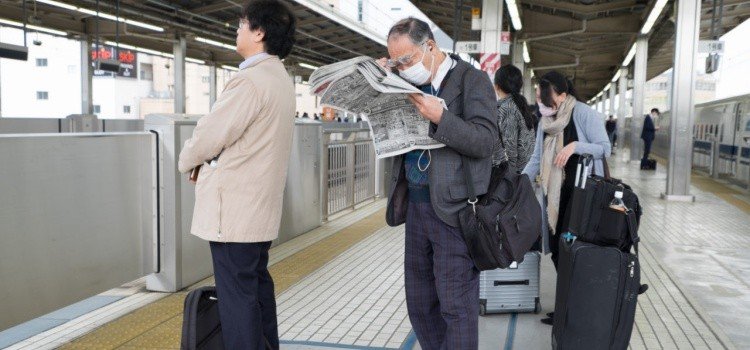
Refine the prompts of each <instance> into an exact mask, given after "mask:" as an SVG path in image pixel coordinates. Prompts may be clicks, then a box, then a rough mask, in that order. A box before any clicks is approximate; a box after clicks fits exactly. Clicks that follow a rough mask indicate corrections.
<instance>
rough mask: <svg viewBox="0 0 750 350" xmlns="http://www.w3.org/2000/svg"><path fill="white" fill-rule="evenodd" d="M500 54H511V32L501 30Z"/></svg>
mask: <svg viewBox="0 0 750 350" xmlns="http://www.w3.org/2000/svg"><path fill="white" fill-rule="evenodd" d="M500 54H501V55H510V32H500Z"/></svg>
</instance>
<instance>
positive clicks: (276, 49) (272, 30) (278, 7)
mask: <svg viewBox="0 0 750 350" xmlns="http://www.w3.org/2000/svg"><path fill="white" fill-rule="evenodd" d="M242 18H244V19H247V21H248V22H249V23H250V29H252V30H257V29H258V28H260V29H261V30H262V31H263V33H265V36H264V37H263V41H264V42H265V45H266V52H268V53H269V54H271V55H276V56H279V58H285V57H286V56H288V55H289V53H290V52H292V48H293V47H294V43H295V42H296V39H295V38H294V33H295V31H296V30H297V19H296V18H295V17H294V13H293V12H292V10H290V9H289V7H287V6H286V5H284V4H282V3H281V2H279V1H278V0H251V1H248V3H247V4H246V5H245V7H244V8H243V9H242Z"/></svg>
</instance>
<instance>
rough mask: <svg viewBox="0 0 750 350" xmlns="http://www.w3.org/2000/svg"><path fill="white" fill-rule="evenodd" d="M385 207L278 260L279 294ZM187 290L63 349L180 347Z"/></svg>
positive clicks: (358, 237) (378, 219)
mask: <svg viewBox="0 0 750 350" xmlns="http://www.w3.org/2000/svg"><path fill="white" fill-rule="evenodd" d="M384 217H385V209H382V210H380V211H378V212H376V213H374V214H372V215H370V216H368V217H367V218H364V219H362V220H360V221H358V222H356V223H354V224H352V225H351V226H349V227H347V228H344V229H342V230H341V231H339V232H337V233H335V234H333V235H331V236H329V237H327V238H324V239H322V240H320V241H318V242H317V243H315V244H313V245H311V246H309V247H307V248H305V249H303V250H301V251H300V252H298V253H295V254H293V255H291V256H289V257H287V258H286V259H284V260H281V261H279V262H278V263H276V264H274V265H273V266H271V267H270V268H269V270H270V272H271V275H272V276H273V279H274V283H275V285H276V295H277V296H278V295H279V294H281V293H283V292H284V291H285V290H287V289H288V288H289V287H291V286H292V285H294V284H295V283H297V282H299V281H301V280H302V279H303V278H305V277H306V276H307V275H309V274H311V273H312V272H314V271H315V270H317V269H319V268H320V267H322V266H323V265H325V264H326V263H327V262H329V261H331V260H333V259H335V258H336V257H337V256H339V255H340V254H341V253H343V252H345V251H346V250H348V249H349V248H351V247H352V246H354V245H355V244H357V243H358V242H360V241H362V240H363V239H365V238H367V237H369V236H370V235H372V234H373V233H375V231H377V230H378V229H379V228H381V227H383V226H384V225H385V220H384ZM185 295H187V292H186V291H183V292H178V293H174V294H173V295H170V296H168V297H166V298H163V299H160V300H158V301H156V302H154V303H152V304H149V305H146V306H144V307H142V308H140V309H138V310H135V311H133V312H131V313H129V314H127V315H125V316H123V317H120V318H118V319H116V320H114V321H112V322H110V323H108V324H106V325H104V326H102V327H100V328H98V329H96V330H94V331H93V332H91V333H88V334H86V335H84V336H82V337H81V338H78V339H76V340H74V341H73V342H71V343H68V344H66V345H64V346H62V347H61V349H96V350H105V349H179V348H180V333H181V331H182V311H183V301H184V299H185Z"/></svg>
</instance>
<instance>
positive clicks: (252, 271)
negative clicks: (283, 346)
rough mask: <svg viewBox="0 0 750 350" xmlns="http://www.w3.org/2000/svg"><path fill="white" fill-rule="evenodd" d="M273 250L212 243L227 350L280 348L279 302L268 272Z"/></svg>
mask: <svg viewBox="0 0 750 350" xmlns="http://www.w3.org/2000/svg"><path fill="white" fill-rule="evenodd" d="M270 248H271V242H261V243H220V242H211V256H212V258H213V263H214V277H215V279H216V296H217V297H218V299H219V318H220V319H221V330H222V334H223V338H224V347H225V348H226V349H253V350H255V349H258V350H259V349H265V348H267V347H271V348H273V349H278V348H279V332H278V324H277V321H276V299H275V297H274V289H273V280H272V279H271V275H270V274H269V273H268V250H269V249H270ZM266 342H267V343H266Z"/></svg>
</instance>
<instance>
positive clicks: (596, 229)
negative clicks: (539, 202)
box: [568, 154, 643, 252]
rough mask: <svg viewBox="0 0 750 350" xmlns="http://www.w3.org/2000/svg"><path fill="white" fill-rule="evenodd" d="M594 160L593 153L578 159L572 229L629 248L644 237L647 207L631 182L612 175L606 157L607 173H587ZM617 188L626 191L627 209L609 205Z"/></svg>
mask: <svg viewBox="0 0 750 350" xmlns="http://www.w3.org/2000/svg"><path fill="white" fill-rule="evenodd" d="M592 162H593V156H592V155H590V154H583V155H581V157H580V158H579V160H578V168H577V170H576V181H575V188H574V189H573V195H572V198H571V203H570V205H571V206H570V222H569V225H568V231H569V232H570V233H571V234H572V235H574V236H575V237H576V239H580V240H581V241H584V242H588V243H593V244H597V245H600V246H614V247H618V248H619V249H620V250H622V251H624V252H627V251H629V250H630V248H631V247H633V246H634V245H635V244H636V243H638V241H639V240H640V238H639V237H638V225H639V224H640V218H641V214H642V212H643V208H642V207H641V205H640V202H639V200H638V196H637V195H636V194H635V192H633V190H632V188H631V187H630V186H628V185H627V184H626V183H624V182H622V181H621V180H619V179H615V178H612V177H610V176H609V169H608V168H609V167H608V166H607V163H606V160H604V177H602V176H598V175H590V176H587V174H588V168H589V166H590V165H591V163H592ZM616 191H620V192H622V193H623V197H622V200H623V202H624V203H625V206H626V207H627V208H628V209H627V210H626V211H625V212H622V211H619V210H615V209H612V208H610V207H609V204H610V202H611V201H612V199H613V198H614V197H615V192H616Z"/></svg>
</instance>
